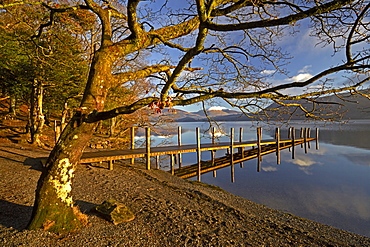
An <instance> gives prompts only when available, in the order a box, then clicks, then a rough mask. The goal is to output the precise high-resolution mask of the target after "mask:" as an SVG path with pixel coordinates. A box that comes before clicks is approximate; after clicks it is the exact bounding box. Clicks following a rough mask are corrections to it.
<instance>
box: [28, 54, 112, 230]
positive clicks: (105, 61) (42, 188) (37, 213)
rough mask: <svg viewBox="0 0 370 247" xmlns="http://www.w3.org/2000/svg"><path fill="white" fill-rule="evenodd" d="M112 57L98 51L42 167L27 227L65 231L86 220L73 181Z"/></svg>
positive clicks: (101, 104) (99, 107) (104, 91)
mask: <svg viewBox="0 0 370 247" xmlns="http://www.w3.org/2000/svg"><path fill="white" fill-rule="evenodd" d="M109 61H110V59H109V56H107V53H105V52H104V51H103V50H101V51H99V52H97V53H96V54H95V57H94V60H93V62H92V65H91V70H90V76H89V79H88V82H87V87H86V91H85V95H84V97H83V101H82V103H81V106H80V108H78V109H77V110H76V112H75V113H74V116H73V117H72V119H71V121H70V122H69V123H68V125H67V126H66V128H65V129H64V130H63V132H62V134H61V136H60V138H59V140H58V142H57V144H56V145H55V147H54V149H53V150H52V152H51V154H50V156H49V158H48V160H47V162H46V166H45V168H44V169H43V171H42V175H41V177H40V179H39V182H38V185H37V189H36V199H35V204H34V208H33V214H32V218H31V221H30V223H29V225H28V227H27V228H28V229H40V228H41V229H44V230H48V231H51V232H57V233H63V232H70V231H73V230H77V229H79V228H81V227H82V226H83V225H84V224H85V223H86V222H87V220H86V216H84V215H83V214H82V213H81V212H80V211H79V209H78V208H77V207H76V206H75V205H74V201H73V198H72V182H73V177H74V172H75V170H76V168H77V165H78V163H79V160H80V157H81V155H82V153H83V151H84V149H85V147H86V145H87V144H88V141H89V139H90V138H91V136H92V133H94V130H95V128H96V126H97V124H98V122H97V121H94V122H89V121H88V120H87V119H88V118H89V116H91V115H94V112H97V111H101V110H103V108H104V101H105V97H106V94H107V89H108V87H107V85H106V84H107V83H109V81H110V80H109V77H110V76H109V75H110V74H111V71H110V69H111V63H110V62H109Z"/></svg>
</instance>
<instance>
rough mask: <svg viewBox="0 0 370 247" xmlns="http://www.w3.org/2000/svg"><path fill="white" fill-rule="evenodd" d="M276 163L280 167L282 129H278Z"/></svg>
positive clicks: (276, 134) (276, 135) (276, 133)
mask: <svg viewBox="0 0 370 247" xmlns="http://www.w3.org/2000/svg"><path fill="white" fill-rule="evenodd" d="M275 138H276V163H277V164H278V165H280V128H276V132H275Z"/></svg>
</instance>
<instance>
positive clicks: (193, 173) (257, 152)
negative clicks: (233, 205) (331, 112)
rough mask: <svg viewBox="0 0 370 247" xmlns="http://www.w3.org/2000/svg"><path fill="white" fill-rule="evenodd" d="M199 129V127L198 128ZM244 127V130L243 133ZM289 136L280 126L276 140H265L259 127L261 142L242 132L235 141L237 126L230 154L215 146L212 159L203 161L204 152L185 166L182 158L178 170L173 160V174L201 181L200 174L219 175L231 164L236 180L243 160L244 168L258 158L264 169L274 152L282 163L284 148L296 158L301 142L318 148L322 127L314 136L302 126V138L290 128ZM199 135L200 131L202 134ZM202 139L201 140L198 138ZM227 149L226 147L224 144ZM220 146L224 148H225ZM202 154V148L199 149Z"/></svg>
mask: <svg viewBox="0 0 370 247" xmlns="http://www.w3.org/2000/svg"><path fill="white" fill-rule="evenodd" d="M197 131H199V130H197ZM242 131H243V130H242V128H241V130H240V133H242ZM212 133H213V134H212V137H213V138H212V143H214V138H215V137H216V135H214V133H217V132H215V131H214V130H213V131H212ZM288 133H289V134H288V138H287V139H281V137H280V129H279V128H277V129H276V132H275V139H271V140H262V128H261V127H259V128H257V141H250V142H242V140H241V139H242V135H241V134H240V140H239V142H236V143H235V142H234V140H233V139H234V129H231V131H230V146H229V147H228V148H227V154H226V155H225V156H223V157H219V158H215V151H216V150H215V149H212V150H210V151H211V157H212V158H211V160H208V161H202V160H200V154H198V163H197V164H193V165H188V166H185V167H181V163H180V162H181V160H180V159H179V162H178V168H177V169H175V162H174V160H173V159H172V160H171V173H172V174H174V175H176V176H178V177H181V178H192V177H198V181H200V176H201V175H202V174H205V173H208V172H211V171H213V174H214V176H216V170H219V169H222V168H225V167H229V166H230V167H231V181H232V182H234V164H235V163H240V166H241V167H243V162H244V161H247V160H250V159H254V158H257V171H258V172H260V171H261V161H262V156H263V155H266V154H270V153H276V157H277V164H280V150H282V149H286V148H289V149H290V150H291V152H292V159H294V157H295V146H296V145H301V147H303V146H304V148H305V152H306V153H307V149H308V148H309V147H310V141H313V140H316V149H318V129H316V137H315V138H311V137H310V129H309V128H301V130H300V139H296V137H295V135H296V130H295V128H290V129H289V131H288ZM198 135H199V134H198ZM198 141H200V140H198ZM245 147H251V149H248V150H244V148H245ZM223 148H225V146H224V147H223ZM235 148H237V149H238V152H237V153H234V151H233V150H234V149H235ZM219 149H222V148H221V147H220V148H219ZM199 153H200V151H199Z"/></svg>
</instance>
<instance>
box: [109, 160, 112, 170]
mask: <svg viewBox="0 0 370 247" xmlns="http://www.w3.org/2000/svg"><path fill="white" fill-rule="evenodd" d="M108 162H109V163H108V169H109V170H113V160H109V161H108Z"/></svg>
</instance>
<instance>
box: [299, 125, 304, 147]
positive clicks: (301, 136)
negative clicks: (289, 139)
mask: <svg viewBox="0 0 370 247" xmlns="http://www.w3.org/2000/svg"><path fill="white" fill-rule="evenodd" d="M299 137H300V138H301V139H303V128H302V127H301V132H300V134H299ZM301 148H303V143H301Z"/></svg>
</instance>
